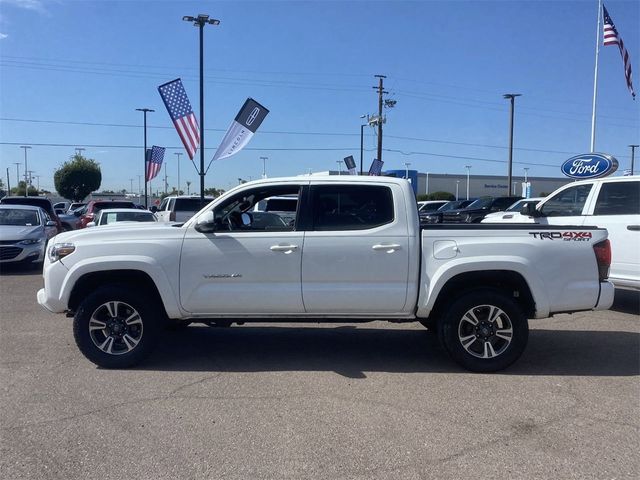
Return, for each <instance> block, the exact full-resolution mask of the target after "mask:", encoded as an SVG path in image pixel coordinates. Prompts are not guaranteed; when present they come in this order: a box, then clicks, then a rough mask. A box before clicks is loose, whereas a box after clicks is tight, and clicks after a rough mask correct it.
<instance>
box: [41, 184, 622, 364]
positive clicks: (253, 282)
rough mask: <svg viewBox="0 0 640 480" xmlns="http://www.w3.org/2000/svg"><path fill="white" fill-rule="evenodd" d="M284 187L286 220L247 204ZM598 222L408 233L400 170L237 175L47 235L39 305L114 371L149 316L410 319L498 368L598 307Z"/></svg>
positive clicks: (603, 235) (145, 346) (143, 351)
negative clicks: (536, 329)
mask: <svg viewBox="0 0 640 480" xmlns="http://www.w3.org/2000/svg"><path fill="white" fill-rule="evenodd" d="M280 196H288V197H290V196H295V198H297V199H298V207H297V213H296V218H295V222H293V223H291V222H289V223H287V222H283V221H273V220H274V218H272V217H276V216H275V214H273V213H269V212H256V211H255V210H254V207H255V205H256V203H258V202H259V201H261V200H263V199H266V198H271V197H280ZM610 254H611V251H610V246H609V242H608V240H607V231H606V230H605V229H600V228H596V227H559V226H552V227H549V226H540V225H529V226H527V225H520V226H517V225H516V226H514V225H479V224H474V225H435V226H433V227H431V228H429V229H424V230H421V228H420V224H419V219H418V209H417V207H416V201H415V196H414V194H413V191H412V189H411V186H410V185H409V183H407V181H406V180H403V179H395V178H386V177H352V176H350V177H346V176H332V177H330V176H319V177H315V176H313V177H295V178H282V179H269V180H259V181H255V182H250V183H246V184H243V185H240V186H238V187H236V188H234V189H233V190H230V191H229V192H227V193H226V194H224V195H223V196H221V197H219V198H217V199H215V200H214V201H213V202H212V203H210V204H209V205H208V206H206V207H205V208H204V209H202V210H200V211H199V212H198V213H197V214H196V215H194V217H193V218H191V219H190V220H189V221H187V222H186V223H185V224H184V225H169V224H157V225H154V226H150V225H149V224H144V225H140V226H138V225H130V226H126V227H124V226H113V227H111V226H105V227H104V228H99V229H86V230H80V231H74V232H67V233H62V234H59V235H58V236H56V237H55V238H54V239H52V240H51V241H50V245H49V247H48V255H47V259H46V260H45V265H44V272H43V275H44V288H43V289H41V290H40V291H39V292H38V302H39V303H40V304H41V305H42V306H43V307H45V308H46V309H47V310H49V311H51V312H54V313H63V312H66V313H67V315H69V316H72V315H73V316H74V322H73V331H74V336H75V340H76V343H77V345H78V347H79V348H80V350H81V351H82V353H83V354H84V355H85V356H86V357H87V358H88V359H89V360H91V361H92V362H94V363H96V364H97V365H100V366H103V367H108V368H122V367H128V366H131V365H134V364H136V363H138V362H139V361H141V360H142V359H143V357H144V356H145V355H147V354H148V353H149V351H150V349H151V348H152V347H153V345H154V343H155V342H156V340H157V335H158V333H159V331H160V329H161V327H162V326H164V325H166V324H167V323H169V324H171V323H173V324H174V325H178V324H188V323H189V322H202V323H206V324H218V325H225V324H226V325H230V324H231V323H233V322H236V323H244V322H250V321H268V322H300V321H323V322H342V323H343V322H365V321H372V320H389V321H392V322H411V321H419V322H421V323H423V324H424V325H425V326H427V327H428V328H436V329H437V330H438V333H439V336H440V339H441V341H442V344H443V345H444V347H445V349H446V350H447V352H448V353H449V354H450V355H451V357H452V358H453V359H454V360H455V361H457V362H458V363H459V364H461V365H462V366H464V367H465V368H467V369H470V370H473V371H496V370H500V369H503V368H505V367H507V366H508V365H510V364H511V363H513V362H514V361H515V360H516V359H517V358H518V357H519V356H520V355H521V354H522V352H523V351H524V349H525V346H526V344H527V339H528V320H527V319H530V318H544V317H548V316H551V315H553V314H554V313H559V312H575V311H581V310H604V309H607V308H609V307H610V306H611V304H612V303H613V295H614V288H613V285H612V284H611V283H609V282H608V281H607V274H608V268H609V263H610Z"/></svg>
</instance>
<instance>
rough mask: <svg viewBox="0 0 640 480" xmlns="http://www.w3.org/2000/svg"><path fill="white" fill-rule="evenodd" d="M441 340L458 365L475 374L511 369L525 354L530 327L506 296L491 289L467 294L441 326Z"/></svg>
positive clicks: (446, 315)
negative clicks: (509, 367) (510, 366)
mask: <svg viewBox="0 0 640 480" xmlns="http://www.w3.org/2000/svg"><path fill="white" fill-rule="evenodd" d="M438 333H439V336H440V340H441V342H442V344H443V345H444V347H445V349H446V350H447V352H448V353H449V355H451V358H453V359H454V360H455V361H456V362H457V363H458V364H460V365H461V366H463V367H464V368H466V369H468V370H471V371H474V372H495V371H498V370H502V369H504V368H507V367H508V366H509V365H511V364H512V363H513V362H515V361H516V360H517V359H518V358H519V357H520V355H522V353H523V352H524V349H525V347H526V346H527V341H528V338H529V325H528V322H527V319H526V317H525V315H524V313H523V312H522V310H521V309H520V307H519V306H518V305H517V304H516V303H515V302H514V301H513V300H512V299H511V298H509V297H508V296H507V295H506V294H504V293H502V292H500V291H497V290H490V289H482V290H475V291H471V292H468V293H466V294H464V295H463V296H462V297H460V298H459V299H458V300H456V301H455V303H453V305H452V306H451V308H450V309H449V311H448V312H446V314H445V315H444V317H443V318H442V321H441V322H439V331H438Z"/></svg>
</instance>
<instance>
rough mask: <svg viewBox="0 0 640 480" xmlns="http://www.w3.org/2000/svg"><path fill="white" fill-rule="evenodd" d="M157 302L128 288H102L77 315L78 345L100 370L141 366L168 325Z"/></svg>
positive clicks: (75, 336)
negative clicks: (162, 330)
mask: <svg viewBox="0 0 640 480" xmlns="http://www.w3.org/2000/svg"><path fill="white" fill-rule="evenodd" d="M155 302H156V300H154V299H151V298H149V296H147V295H145V293H144V292H141V291H134V289H132V288H128V287H126V286H122V285H105V286H103V287H99V288H98V289H97V290H96V291H95V292H93V293H92V294H90V295H89V296H88V297H87V298H86V299H85V300H83V301H82V303H81V304H80V306H79V307H78V310H77V311H76V314H75V317H74V319H73V336H74V338H75V341H76V345H78V348H79V349H80V351H81V352H82V354H83V355H84V356H85V357H87V359H89V360H90V361H91V362H93V363H95V364H96V365H98V366H100V367H104V368H127V367H131V366H134V365H136V364H138V363H140V362H141V361H142V360H143V359H144V358H145V357H146V356H147V355H149V353H151V350H152V349H153V347H154V346H155V344H156V342H157V339H158V334H159V333H160V331H161V328H162V325H163V323H164V321H165V319H164V318H163V317H164V314H163V313H162V312H161V310H160V309H159V308H158V307H157V306H156V303H155ZM114 314H115V315H114ZM102 326H104V328H101V327H102ZM109 339H111V340H109ZM101 347H102V348H101Z"/></svg>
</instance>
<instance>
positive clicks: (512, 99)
mask: <svg viewBox="0 0 640 480" xmlns="http://www.w3.org/2000/svg"><path fill="white" fill-rule="evenodd" d="M520 96H522V94H520V93H505V94H504V95H503V97H504V98H506V99H508V100H509V101H510V103H511V116H510V121H509V174H508V176H507V185H508V186H509V190H508V192H507V195H511V193H510V192H511V182H512V181H513V180H512V177H513V110H514V104H515V98H516V97H520Z"/></svg>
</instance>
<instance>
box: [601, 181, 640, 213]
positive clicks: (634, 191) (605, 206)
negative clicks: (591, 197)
mask: <svg viewBox="0 0 640 480" xmlns="http://www.w3.org/2000/svg"><path fill="white" fill-rule="evenodd" d="M593 214H594V215H638V214H640V182H610V183H603V184H602V186H601V187H600V193H599V194H598V201H597V202H596V207H595V209H594V211H593Z"/></svg>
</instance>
